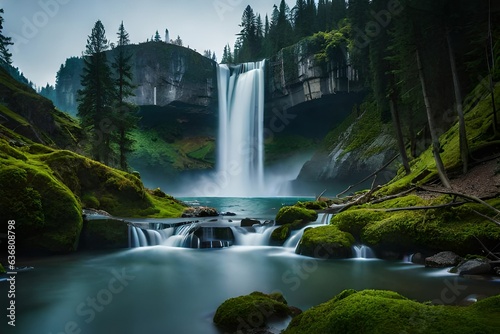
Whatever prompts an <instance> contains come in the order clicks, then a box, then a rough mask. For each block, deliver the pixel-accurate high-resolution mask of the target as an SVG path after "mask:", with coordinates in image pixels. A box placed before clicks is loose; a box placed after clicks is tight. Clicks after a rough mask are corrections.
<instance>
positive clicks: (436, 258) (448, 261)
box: [425, 251, 462, 268]
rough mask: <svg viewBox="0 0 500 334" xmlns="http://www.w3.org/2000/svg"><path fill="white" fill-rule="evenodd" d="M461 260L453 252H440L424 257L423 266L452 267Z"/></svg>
mask: <svg viewBox="0 0 500 334" xmlns="http://www.w3.org/2000/svg"><path fill="white" fill-rule="evenodd" d="M460 261H462V258H461V257H460V256H458V255H457V254H455V253H453V252H449V251H446V252H440V253H437V254H435V255H433V256H429V257H427V258H425V266H426V267H429V268H446V267H454V266H456V265H458V264H459V263H460Z"/></svg>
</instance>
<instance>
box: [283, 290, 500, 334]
mask: <svg viewBox="0 0 500 334" xmlns="http://www.w3.org/2000/svg"><path fill="white" fill-rule="evenodd" d="M499 314H500V296H495V297H490V298H488V299H484V300H481V301H479V302H477V303H476V304H474V305H471V306H468V307H460V306H444V305H429V304H423V303H418V302H415V301H412V300H409V299H407V298H405V297H403V296H401V295H400V294H398V293H396V292H391V291H383V290H364V291H359V292H358V291H355V290H346V291H343V292H342V293H340V294H339V295H337V296H336V297H334V298H332V299H331V300H329V301H327V302H326V303H323V304H320V305H318V306H315V307H313V308H311V309H309V310H307V311H305V312H304V313H302V314H299V315H298V316H296V317H295V318H293V319H292V321H291V323H290V324H289V326H288V327H287V329H286V330H285V331H284V332H283V333H284V334H309V333H322V334H328V333H346V334H349V333H352V334H358V333H381V334H382V333H393V332H394V331H395V330H397V331H398V332H400V333H455V332H456V333H471V334H472V333H485V334H486V333H488V334H489V333H491V334H493V333H496V332H497V331H498V328H499V326H500V318H499V317H498V315H499Z"/></svg>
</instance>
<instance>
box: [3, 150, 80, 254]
mask: <svg viewBox="0 0 500 334" xmlns="http://www.w3.org/2000/svg"><path fill="white" fill-rule="evenodd" d="M4 147H5V146H4ZM10 150H15V149H14V148H10ZM10 150H9V151H10ZM9 151H6V150H3V152H4V153H6V152H7V153H8V152H9ZM18 158H19V156H18V155H9V157H8V158H0V215H1V216H2V217H6V219H11V220H15V221H16V225H15V226H16V235H17V238H16V240H17V249H18V250H19V251H20V252H22V251H30V252H39V251H45V252H51V253H64V252H69V251H74V250H76V247H77V245H78V236H79V235H80V231H81V228H82V214H81V206H80V203H79V201H78V200H77V198H76V197H75V195H74V194H73V193H72V192H71V191H70V190H69V189H68V187H66V186H65V185H64V183H63V182H61V181H60V180H58V179H57V178H56V177H54V175H53V174H52V173H51V170H50V169H49V168H48V167H47V166H44V165H40V164H36V163H32V162H31V161H28V160H24V159H18ZM4 223H5V224H6V223H7V220H6V221H5V222H4Z"/></svg>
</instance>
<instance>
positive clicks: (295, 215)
mask: <svg viewBox="0 0 500 334" xmlns="http://www.w3.org/2000/svg"><path fill="white" fill-rule="evenodd" d="M316 219H318V214H317V213H316V211H314V210H309V209H305V208H301V207H299V206H284V207H282V208H281V209H280V210H279V211H278V213H277V215H276V225H284V224H291V223H293V222H295V221H298V220H300V221H307V222H313V221H315V220H316Z"/></svg>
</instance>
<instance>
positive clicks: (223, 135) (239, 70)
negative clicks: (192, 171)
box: [217, 61, 265, 197]
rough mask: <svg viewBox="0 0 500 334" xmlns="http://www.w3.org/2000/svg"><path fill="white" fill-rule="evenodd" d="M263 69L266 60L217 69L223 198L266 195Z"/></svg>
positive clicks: (219, 171)
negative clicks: (264, 188) (264, 189)
mask: <svg viewBox="0 0 500 334" xmlns="http://www.w3.org/2000/svg"><path fill="white" fill-rule="evenodd" d="M264 66H265V61H261V62H256V63H246V64H240V65H238V66H234V67H231V68H230V67H228V66H227V65H220V66H219V67H218V89H219V134H218V148H217V149H218V154H217V175H218V178H219V179H220V182H219V183H223V184H220V185H219V186H220V188H221V189H220V190H221V192H222V193H223V194H220V195H224V196H233V197H238V196H240V197H245V196H257V195H262V194H264V193H265V192H264V191H263V187H264V77H265V76H264Z"/></svg>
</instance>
